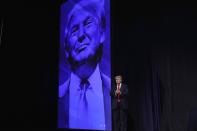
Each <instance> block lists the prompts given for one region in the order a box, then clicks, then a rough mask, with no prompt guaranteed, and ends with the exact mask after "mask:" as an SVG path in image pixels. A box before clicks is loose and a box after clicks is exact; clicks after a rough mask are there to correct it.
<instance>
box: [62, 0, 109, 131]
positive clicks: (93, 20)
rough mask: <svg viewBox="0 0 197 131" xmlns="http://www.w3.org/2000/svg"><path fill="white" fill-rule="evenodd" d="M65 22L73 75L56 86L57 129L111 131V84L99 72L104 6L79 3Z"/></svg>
mask: <svg viewBox="0 0 197 131" xmlns="http://www.w3.org/2000/svg"><path fill="white" fill-rule="evenodd" d="M66 19H67V23H66V27H65V44H64V46H65V55H66V58H67V60H68V61H69V64H70V67H71V70H72V72H71V75H70V77H69V78H68V80H67V81H66V82H65V83H63V84H61V85H60V86H59V101H58V127H59V128H71V129H92V130H111V97H110V88H111V80H110V77H109V76H107V75H105V74H104V73H103V72H102V71H101V70H100V60H101V56H102V50H103V43H104V40H105V16H104V5H102V3H101V2H100V1H95V0H81V1H79V3H76V4H75V5H74V7H73V8H72V9H71V10H70V12H69V14H68V17H67V18H66Z"/></svg>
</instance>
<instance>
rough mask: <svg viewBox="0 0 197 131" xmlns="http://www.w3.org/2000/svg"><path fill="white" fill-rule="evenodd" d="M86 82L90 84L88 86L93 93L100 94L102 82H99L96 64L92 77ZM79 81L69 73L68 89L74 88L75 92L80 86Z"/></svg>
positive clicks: (99, 75)
mask: <svg viewBox="0 0 197 131" xmlns="http://www.w3.org/2000/svg"><path fill="white" fill-rule="evenodd" d="M88 81H89V82H90V86H91V87H92V89H93V91H94V92H100V91H102V88H101V87H102V81H101V74H100V69H99V65H98V64H97V66H96V69H95V70H94V72H93V73H92V75H91V76H90V77H89V78H88ZM80 82H81V79H80V78H79V77H78V76H77V75H76V74H74V73H71V82H70V87H72V89H73V88H76V90H77V89H78V88H79V86H80Z"/></svg>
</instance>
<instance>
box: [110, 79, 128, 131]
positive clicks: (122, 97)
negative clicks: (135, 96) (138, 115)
mask: <svg viewBox="0 0 197 131" xmlns="http://www.w3.org/2000/svg"><path fill="white" fill-rule="evenodd" d="M115 80H116V84H115V85H114V86H113V87H112V89H111V92H110V94H111V97H112V118H113V130H114V131H127V109H128V87H127V85H125V84H123V83H122V76H120V75H118V76H116V77H115Z"/></svg>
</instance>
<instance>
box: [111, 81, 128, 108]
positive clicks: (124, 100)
mask: <svg viewBox="0 0 197 131" xmlns="http://www.w3.org/2000/svg"><path fill="white" fill-rule="evenodd" d="M116 89H117V85H114V86H112V89H111V92H110V95H111V97H112V109H117V107H118V97H117V95H116V96H115V91H116ZM120 92H121V94H120V103H119V105H120V108H121V109H125V110H126V109H128V87H127V85H125V84H122V85H121V88H120Z"/></svg>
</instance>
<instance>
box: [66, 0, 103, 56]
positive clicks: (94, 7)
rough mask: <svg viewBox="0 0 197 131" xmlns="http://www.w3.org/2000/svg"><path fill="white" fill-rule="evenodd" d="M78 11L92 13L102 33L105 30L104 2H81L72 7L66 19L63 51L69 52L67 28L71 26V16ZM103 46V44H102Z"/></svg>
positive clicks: (92, 0) (94, 0) (97, 0)
mask: <svg viewBox="0 0 197 131" xmlns="http://www.w3.org/2000/svg"><path fill="white" fill-rule="evenodd" d="M78 10H85V11H88V12H92V13H94V14H96V16H97V18H98V20H99V25H100V28H101V29H102V31H105V28H106V18H105V11H104V0H81V1H80V2H78V3H77V4H75V5H74V7H73V8H72V10H71V11H70V12H69V13H68V15H67V18H66V26H65V32H64V38H65V39H64V48H65V51H67V52H68V51H69V46H68V45H67V44H68V34H69V26H70V24H71V21H72V18H73V15H74V13H75V11H78ZM102 44H103V43H102Z"/></svg>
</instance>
